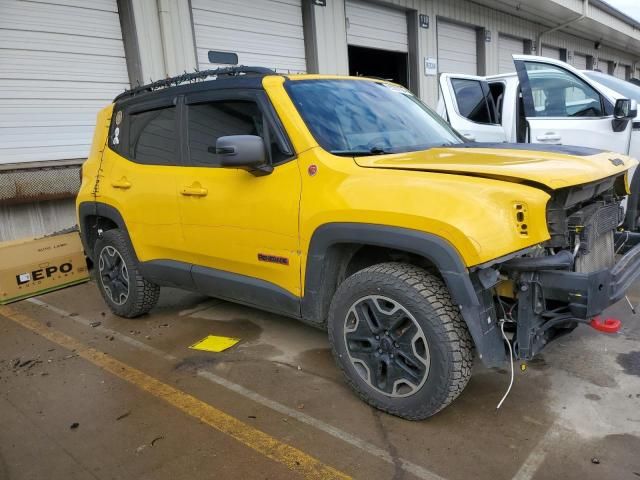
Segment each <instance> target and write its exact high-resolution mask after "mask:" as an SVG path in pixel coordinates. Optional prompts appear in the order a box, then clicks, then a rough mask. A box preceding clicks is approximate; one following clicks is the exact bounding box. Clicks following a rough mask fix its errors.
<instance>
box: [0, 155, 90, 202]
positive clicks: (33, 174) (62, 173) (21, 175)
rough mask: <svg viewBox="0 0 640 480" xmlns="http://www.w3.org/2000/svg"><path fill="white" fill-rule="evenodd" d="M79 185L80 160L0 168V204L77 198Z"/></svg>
mask: <svg viewBox="0 0 640 480" xmlns="http://www.w3.org/2000/svg"><path fill="white" fill-rule="evenodd" d="M79 189H80V165H78V164H75V165H64V166H48V167H39V168H29V169H25V168H15V169H2V171H0V206H3V205H15V204H21V203H31V202H38V201H43V200H57V199H64V198H75V196H76V195H77V193H78V190H79Z"/></svg>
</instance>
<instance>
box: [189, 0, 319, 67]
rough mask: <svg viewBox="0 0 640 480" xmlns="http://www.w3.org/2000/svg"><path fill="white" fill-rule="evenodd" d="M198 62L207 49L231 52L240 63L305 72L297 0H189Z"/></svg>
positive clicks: (203, 59) (204, 58)
mask: <svg viewBox="0 0 640 480" xmlns="http://www.w3.org/2000/svg"><path fill="white" fill-rule="evenodd" d="M192 6H193V9H192V16H193V31H194V34H195V41H196V50H197V59H198V66H199V67H200V68H201V69H205V68H210V67H211V64H210V63H209V60H208V58H207V54H208V52H209V50H218V51H224V52H235V53H237V54H238V61H239V63H240V64H241V65H256V66H263V67H268V68H272V69H275V70H277V71H285V72H287V71H291V72H305V71H306V70H307V65H306V59H305V45H304V35H303V28H302V6H301V0H277V1H276V0H254V1H252V2H245V1H243V0H192Z"/></svg>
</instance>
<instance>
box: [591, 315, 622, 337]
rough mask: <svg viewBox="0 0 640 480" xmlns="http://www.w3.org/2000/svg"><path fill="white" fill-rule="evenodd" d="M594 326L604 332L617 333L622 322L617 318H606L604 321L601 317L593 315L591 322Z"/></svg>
mask: <svg viewBox="0 0 640 480" xmlns="http://www.w3.org/2000/svg"><path fill="white" fill-rule="evenodd" d="M589 325H591V327H592V328H595V329H596V330H598V331H599V332H603V333H616V332H617V331H618V330H620V327H621V326H622V322H621V321H620V320H618V319H617V318H606V319H604V321H602V320H600V317H593V320H591V323H589Z"/></svg>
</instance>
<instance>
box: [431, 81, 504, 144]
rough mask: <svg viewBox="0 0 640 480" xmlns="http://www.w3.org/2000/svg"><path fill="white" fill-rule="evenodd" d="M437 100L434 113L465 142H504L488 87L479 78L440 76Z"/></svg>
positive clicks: (502, 131)
mask: <svg viewBox="0 0 640 480" xmlns="http://www.w3.org/2000/svg"><path fill="white" fill-rule="evenodd" d="M440 92H441V98H440V103H439V105H438V113H439V114H440V115H441V116H443V117H444V118H446V119H447V120H448V121H449V123H450V124H451V126H452V127H453V128H454V129H456V130H457V131H458V133H460V134H461V135H462V136H463V137H465V138H466V139H467V140H471V141H476V142H504V141H505V140H506V135H505V130H504V128H503V127H502V125H501V124H500V120H499V118H498V115H499V114H498V110H497V108H496V105H495V100H494V98H493V96H492V95H491V92H490V90H489V84H488V83H487V81H486V80H485V79H484V78H482V77H476V76H473V75H463V74H452V73H443V74H442V75H440Z"/></svg>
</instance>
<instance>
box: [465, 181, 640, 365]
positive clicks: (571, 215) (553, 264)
mask: <svg viewBox="0 0 640 480" xmlns="http://www.w3.org/2000/svg"><path fill="white" fill-rule="evenodd" d="M624 195H626V191H625V185H624V177H623V176H618V177H609V178H606V179H603V180H600V181H598V182H594V183H590V184H586V185H579V186H574V187H567V188H564V189H559V190H556V191H554V192H553V193H552V197H551V199H550V201H549V203H548V204H547V227H548V229H549V234H550V239H549V240H548V241H546V242H545V243H543V244H541V245H538V246H536V247H533V248H531V249H528V250H527V251H526V252H525V253H521V254H520V255H518V256H515V257H513V258H508V259H505V260H504V261H502V262H500V263H495V264H493V265H490V266H484V268H478V269H477V270H476V271H475V272H473V274H474V285H475V286H476V293H477V294H478V297H479V299H480V303H481V308H482V310H483V315H484V316H483V318H487V322H486V323H487V325H491V323H493V322H492V321H491V320H492V319H495V321H496V323H495V324H494V326H497V324H498V323H500V322H504V331H505V336H506V337H507V338H508V339H509V340H510V341H511V344H512V346H513V354H514V356H515V358H517V359H520V360H530V359H532V358H533V357H534V356H535V355H536V354H537V353H539V352H540V351H541V350H542V349H543V348H544V347H545V346H546V345H547V344H548V343H549V342H551V341H553V340H554V339H556V338H559V337H560V336H562V335H565V334H567V333H569V332H571V331H572V330H573V329H575V328H576V327H577V326H578V325H579V324H580V323H586V324H589V323H591V322H592V321H593V319H594V317H596V316H598V315H600V314H601V313H602V312H603V311H604V310H605V309H606V308H607V307H608V306H610V305H612V304H614V303H616V302H617V301H619V300H620V299H622V298H623V297H624V296H625V293H626V291H627V290H628V288H629V287H630V286H631V284H632V283H633V281H634V280H635V279H637V278H638V277H639V276H640V235H638V234H634V233H630V232H626V231H622V229H620V228H619V225H621V223H622V221H623V210H622V208H621V205H620V202H621V201H622V199H623V197H624ZM592 325H594V324H593V323H592ZM595 326H596V327H597V326H598V324H595ZM485 330H486V332H485V333H488V330H489V329H488V328H486V329H485ZM601 330H606V329H605V328H601ZM496 335H498V333H497V329H496V330H494V332H493V335H492V337H494V340H493V341H492V342H491V343H492V344H493V345H494V347H495V345H496V341H495V336H496ZM505 352H506V351H504V352H495V354H493V355H490V356H489V357H490V358H487V359H485V363H486V364H488V365H495V364H497V363H498V362H497V359H498V358H499V357H500V356H502V358H503V360H504V359H505V358H507V359H508V357H507V356H506V353H505Z"/></svg>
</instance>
